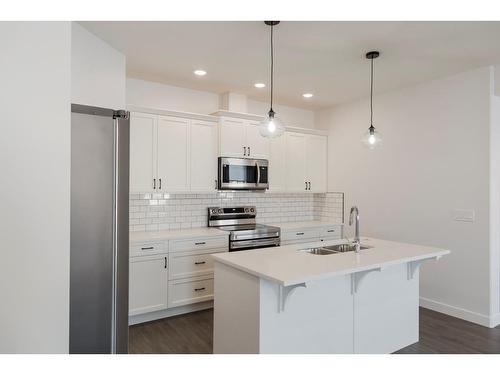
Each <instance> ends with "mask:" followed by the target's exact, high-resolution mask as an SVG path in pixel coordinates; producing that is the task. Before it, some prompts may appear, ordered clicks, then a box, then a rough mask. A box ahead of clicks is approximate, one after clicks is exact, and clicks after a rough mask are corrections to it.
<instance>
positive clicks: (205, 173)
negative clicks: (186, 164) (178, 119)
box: [189, 121, 217, 191]
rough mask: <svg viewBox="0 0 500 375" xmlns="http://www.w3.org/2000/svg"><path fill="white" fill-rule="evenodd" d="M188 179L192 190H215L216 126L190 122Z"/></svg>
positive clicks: (201, 122) (207, 123)
mask: <svg viewBox="0 0 500 375" xmlns="http://www.w3.org/2000/svg"><path fill="white" fill-rule="evenodd" d="M189 159H190V165H191V166H190V181H191V190H192V191H214V190H217V126H216V125H215V124H214V123H210V122H206V121H192V122H191V142H190V158H189Z"/></svg>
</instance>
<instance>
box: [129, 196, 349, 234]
mask: <svg viewBox="0 0 500 375" xmlns="http://www.w3.org/2000/svg"><path fill="white" fill-rule="evenodd" d="M129 204H130V210H129V212H130V230H131V231H157V230H169V229H181V228H199V227H205V226H206V225H207V207H210V206H222V207H224V206H242V205H255V206H256V207H257V221H259V222H261V223H285V222H293V221H307V220H329V221H334V222H338V223H342V222H343V206H344V194H343V193H323V194H308V193H253V192H217V193H213V194H159V193H154V194H150V193H146V194H130V202H129Z"/></svg>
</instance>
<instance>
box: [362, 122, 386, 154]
mask: <svg viewBox="0 0 500 375" xmlns="http://www.w3.org/2000/svg"><path fill="white" fill-rule="evenodd" d="M361 141H362V142H363V145H365V146H366V147H367V148H369V149H370V150H373V149H375V148H377V147H380V146H381V145H382V137H381V135H380V133H379V132H378V131H377V130H376V129H375V127H374V126H373V125H372V126H370V127H369V128H368V130H367V132H366V133H365V134H364V135H363V139H362V140H361Z"/></svg>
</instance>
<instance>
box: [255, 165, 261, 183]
mask: <svg viewBox="0 0 500 375" xmlns="http://www.w3.org/2000/svg"><path fill="white" fill-rule="evenodd" d="M255 167H256V168H257V185H258V184H259V183H260V167H259V162H257V161H256V162H255Z"/></svg>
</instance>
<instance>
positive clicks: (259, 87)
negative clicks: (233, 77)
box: [254, 83, 266, 89]
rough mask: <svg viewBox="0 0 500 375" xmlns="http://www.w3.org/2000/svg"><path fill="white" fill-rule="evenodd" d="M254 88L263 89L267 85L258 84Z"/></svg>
mask: <svg viewBox="0 0 500 375" xmlns="http://www.w3.org/2000/svg"><path fill="white" fill-rule="evenodd" d="M254 86H255V87H257V88H258V89H263V88H264V87H266V84H265V83H256V84H255V85H254Z"/></svg>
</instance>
